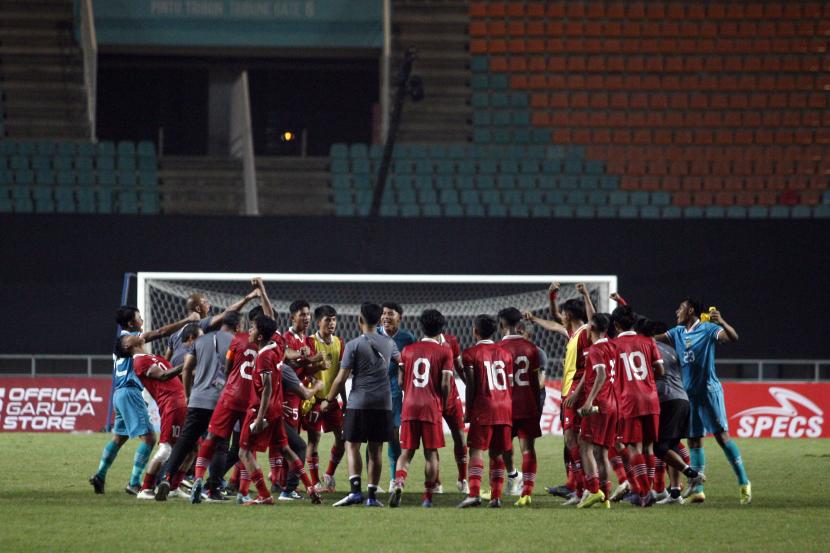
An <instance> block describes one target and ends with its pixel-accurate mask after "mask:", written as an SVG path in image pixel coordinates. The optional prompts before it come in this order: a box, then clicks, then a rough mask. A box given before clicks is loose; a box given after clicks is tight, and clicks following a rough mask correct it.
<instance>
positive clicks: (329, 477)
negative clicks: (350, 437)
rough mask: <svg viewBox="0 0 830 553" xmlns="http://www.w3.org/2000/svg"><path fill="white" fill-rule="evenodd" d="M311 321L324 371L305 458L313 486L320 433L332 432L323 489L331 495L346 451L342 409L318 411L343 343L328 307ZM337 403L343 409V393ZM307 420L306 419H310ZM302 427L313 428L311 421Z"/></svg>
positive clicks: (337, 366)
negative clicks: (336, 332)
mask: <svg viewBox="0 0 830 553" xmlns="http://www.w3.org/2000/svg"><path fill="white" fill-rule="evenodd" d="M314 319H315V320H316V321H317V332H316V333H315V334H314V336H313V338H314V347H315V348H316V350H317V351H318V352H319V353H320V354H321V355H322V356H323V359H322V360H323V369H322V370H320V371H318V372H317V374H316V375H315V378H316V379H318V380H322V382H323V388H322V390H320V392H318V393H317V396H316V397H317V400H318V403H317V404H316V405H315V406H314V410H313V411H311V413H310V414H311V415H312V417H316V419H315V420H314V421H313V424H314V425H315V426H314V432H312V431H311V430H309V432H308V449H309V455H308V458H309V459H310V460H311V461H310V462H309V464H310V466H311V481H312V482H313V483H314V484H317V483H318V480H317V463H319V459H320V456H319V453H318V451H317V448H318V446H319V445H320V434H321V432H331V433H332V435H333V436H334V445H333V446H332V447H331V457H330V459H329V465H328V468H327V469H326V472H325V473H324V474H323V489H324V490H325V491H329V492H333V491H335V488H336V485H337V484H336V482H335V479H334V473H335V471H336V470H337V466H338V465H339V464H340V460H341V459H342V458H343V454H344V453H345V451H346V444H345V442H344V441H343V409H342V407H341V406H340V404H339V403H338V402H337V401H335V402H334V403H332V405H331V408H330V409H329V410H328V411H326V412H325V413H323V412H321V411H320V405H319V401H321V400H323V399H325V398H326V397H327V395H328V393H329V391H330V390H331V384H332V382H334V379H335V377H336V376H337V373H338V372H339V371H340V360H341V359H342V358H343V341H342V340H341V339H340V338H339V337H337V336H335V335H334V332H335V330H336V329H337V311H335V309H334V307H332V306H330V305H321V306H319V307H317V308H316V309H315V310H314ZM340 399H341V400H342V402H343V405H346V392H345V391H343V392H341V393H340ZM312 417H307V418H312ZM304 424H312V421H309V422H308V423H306V422H305V421H304Z"/></svg>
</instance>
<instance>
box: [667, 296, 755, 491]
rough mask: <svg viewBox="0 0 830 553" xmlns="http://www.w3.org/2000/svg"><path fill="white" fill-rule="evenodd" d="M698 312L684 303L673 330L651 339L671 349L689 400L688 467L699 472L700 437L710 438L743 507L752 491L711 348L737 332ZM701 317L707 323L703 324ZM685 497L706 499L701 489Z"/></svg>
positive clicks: (701, 461)
mask: <svg viewBox="0 0 830 553" xmlns="http://www.w3.org/2000/svg"><path fill="white" fill-rule="evenodd" d="M702 311H703V307H702V304H701V303H700V302H699V301H697V300H694V299H691V298H685V299H684V300H683V301H682V302H680V307H678V308H677V311H676V315H677V325H678V326H676V327H674V328H672V329H671V330H669V331H668V332H666V333H665V334H661V335H659V336H655V339H657V340H660V341H663V342H666V343H668V344H671V345H672V346H674V349H675V350H676V351H677V356H678V359H679V361H680V368H681V371H682V377H683V387H684V388H685V389H686V393H687V394H688V395H689V409H690V417H691V419H690V421H689V450H690V451H689V452H690V456H691V466H692V468H693V469H695V470H697V471H703V468H704V465H705V463H706V461H705V456H704V453H703V437H704V436H705V435H706V434H713V435H714V436H715V440H716V441H717V442H718V445H719V446H720V447H721V449H723V452H724V454H725V455H726V458H727V460H728V461H729V464H730V465H731V466H732V470H733V471H734V472H735V476H737V478H738V484H739V485H740V496H741V505H748V504H749V503H751V502H752V486H751V485H750V482H749V479H748V478H747V476H746V469H745V468H744V464H743V459H742V458H741V452H740V450H739V449H738V444H736V443H735V442H733V441H732V440H731V439H730V437H729V426H728V424H727V420H726V407H725V406H724V401H723V387H722V386H721V383H720V380H718V377H717V374H716V373H715V345H716V344H719V343H725V342H737V341H738V333H737V332H735V329H734V328H732V327H731V326H730V325H729V324H728V323H727V322H726V321H725V320H723V318H722V317H721V316H720V313H719V312H718V311H717V310H716V309H714V308H710V309H709V313H702ZM701 315H704V317H701ZM707 316H708V318H709V321H706V320H705V319H706V317H707ZM701 319H704V320H703V321H702V320H701ZM686 496H687V497H688V499H689V501H691V502H693V503H694V502H697V503H700V502H703V501H704V500H705V499H706V496H705V495H704V493H703V485H702V484H700V485H697V486H694V487H690V488H689V489H687V490H686Z"/></svg>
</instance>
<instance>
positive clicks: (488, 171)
mask: <svg viewBox="0 0 830 553" xmlns="http://www.w3.org/2000/svg"><path fill="white" fill-rule="evenodd" d="M498 169H499V165H498V162H497V161H496V160H494V159H482V160H480V161H479V162H478V172H479V174H480V175H495V174H496V173H497V172H498Z"/></svg>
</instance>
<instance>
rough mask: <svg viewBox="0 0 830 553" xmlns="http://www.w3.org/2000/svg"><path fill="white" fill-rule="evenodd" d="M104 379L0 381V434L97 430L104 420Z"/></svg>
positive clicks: (106, 397)
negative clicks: (1, 432) (0, 432)
mask: <svg viewBox="0 0 830 553" xmlns="http://www.w3.org/2000/svg"><path fill="white" fill-rule="evenodd" d="M111 383H112V380H111V379H110V378H108V377H104V378H89V377H40V376H38V377H26V376H22V377H2V378H0V431H3V432H71V431H73V430H93V431H98V430H101V429H102V428H104V426H105V425H106V420H107V403H108V401H109V395H110V385H111Z"/></svg>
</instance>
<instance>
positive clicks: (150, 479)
mask: <svg viewBox="0 0 830 553" xmlns="http://www.w3.org/2000/svg"><path fill="white" fill-rule="evenodd" d="M155 486H156V475H155V474H150V473H149V472H145V473H144V481H143V482H142V483H141V489H142V490H152V489H153V488H154V487H155ZM173 489H174V490H175V489H176V488H173Z"/></svg>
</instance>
